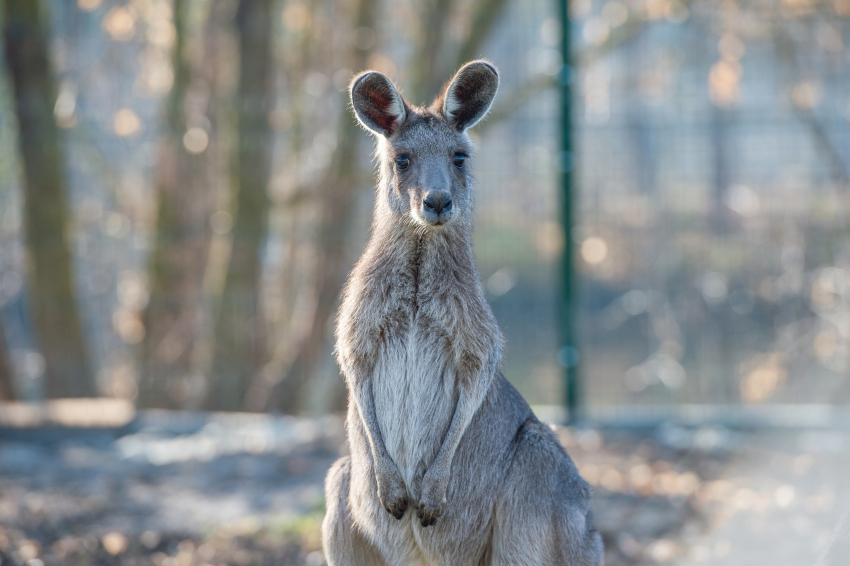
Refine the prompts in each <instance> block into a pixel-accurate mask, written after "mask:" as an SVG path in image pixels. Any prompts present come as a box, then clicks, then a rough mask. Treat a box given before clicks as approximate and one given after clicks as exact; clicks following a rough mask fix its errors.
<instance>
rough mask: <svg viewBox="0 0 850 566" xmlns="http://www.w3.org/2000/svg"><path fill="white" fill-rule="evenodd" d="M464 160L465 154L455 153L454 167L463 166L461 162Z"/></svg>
mask: <svg viewBox="0 0 850 566" xmlns="http://www.w3.org/2000/svg"><path fill="white" fill-rule="evenodd" d="M464 161H466V156H465V155H464V154H462V153H455V158H454V164H455V167H463V162H464Z"/></svg>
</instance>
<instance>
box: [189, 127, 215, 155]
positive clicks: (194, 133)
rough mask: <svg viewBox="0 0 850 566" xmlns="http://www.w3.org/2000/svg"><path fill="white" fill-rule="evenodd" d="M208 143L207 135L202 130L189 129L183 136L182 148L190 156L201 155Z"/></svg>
mask: <svg viewBox="0 0 850 566" xmlns="http://www.w3.org/2000/svg"><path fill="white" fill-rule="evenodd" d="M209 143H210V137H209V134H207V132H206V130H204V129H203V128H197V127H195V128H189V129H188V130H186V133H185V134H183V147H184V148H186V151H188V152H189V153H191V154H192V155H198V154H200V153H203V152H204V150H205V149H207V146H208V145H209Z"/></svg>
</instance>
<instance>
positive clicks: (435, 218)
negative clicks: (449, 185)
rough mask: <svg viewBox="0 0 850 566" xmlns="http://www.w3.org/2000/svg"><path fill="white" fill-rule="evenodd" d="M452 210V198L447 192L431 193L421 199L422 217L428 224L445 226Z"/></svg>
mask: <svg viewBox="0 0 850 566" xmlns="http://www.w3.org/2000/svg"><path fill="white" fill-rule="evenodd" d="M453 210H454V207H453V205H452V196H451V195H450V194H449V193H448V192H444V191H432V192H429V193H428V194H426V195H425V198H424V199H422V217H423V218H424V219H425V221H426V222H428V224H432V225H436V226H439V225H440V224H445V223H446V222H448V221H449V220H450V219H451V217H452V213H453Z"/></svg>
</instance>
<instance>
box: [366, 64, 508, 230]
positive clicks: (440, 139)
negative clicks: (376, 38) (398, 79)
mask: <svg viewBox="0 0 850 566" xmlns="http://www.w3.org/2000/svg"><path fill="white" fill-rule="evenodd" d="M498 87H499V74H498V72H497V71H496V68H495V67H494V66H493V65H492V64H490V63H488V62H486V61H472V62H470V63H467V64H466V65H464V66H463V67H461V69H460V70H459V71H458V72H457V74H456V75H455V76H454V78H453V79H452V80H451V81H450V82H449V83H448V86H446V88H445V89H444V90H443V94H442V95H440V96H438V97H437V99H436V100H435V101H434V102H433V103H432V104H431V105H430V106H428V107H421V108H420V107H416V106H413V105H411V104H408V103H407V102H406V101H405V100H404V99H403V98H402V97H401V95H400V94H399V92H398V89H396V87H395V85H394V84H393V83H392V81H391V80H390V79H388V78H387V77H386V76H385V75H382V74H381V73H378V72H376V71H366V72H365V73H362V74H360V75H358V76H357V77H355V78H354V80H353V81H352V82H351V88H350V92H351V104H352V106H353V107H354V112H355V114H356V115H357V118H358V120H359V121H360V123H361V124H362V125H363V126H364V127H365V128H366V129H368V130H369V131H370V132H372V133H373V134H375V135H376V136H377V138H378V152H377V157H378V166H379V168H380V172H381V182H380V183H379V194H378V198H379V199H383V200H384V201H385V202H386V203H387V204H389V207H390V210H391V211H392V213H393V214H394V215H395V216H397V217H399V218H404V219H406V220H407V221H410V222H413V223H414V224H415V225H417V226H422V227H426V228H434V229H436V228H437V227H439V226H443V225H444V224H447V223H449V222H454V221H457V220H458V219H460V218H463V217H464V216H469V214H470V209H471V205H472V175H471V173H470V171H469V161H470V155H471V153H472V142H471V141H470V139H469V136H468V135H467V133H466V131H467V130H468V129H469V128H471V127H472V126H474V125H475V124H477V123H478V122H479V121H480V120H481V119H482V118H484V116H485V115H486V114H487V111H488V110H489V109H490V105H491V104H492V102H493V98H494V97H495V96H496V90H497V89H498Z"/></svg>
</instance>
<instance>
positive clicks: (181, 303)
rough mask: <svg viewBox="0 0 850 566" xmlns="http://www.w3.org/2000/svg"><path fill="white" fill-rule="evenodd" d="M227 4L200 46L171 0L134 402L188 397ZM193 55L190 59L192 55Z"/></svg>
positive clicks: (184, 12) (181, 401)
mask: <svg viewBox="0 0 850 566" xmlns="http://www.w3.org/2000/svg"><path fill="white" fill-rule="evenodd" d="M229 4H230V2H228V1H226V0H214V1H213V2H212V3H211V4H210V7H209V10H210V11H209V16H208V19H207V25H206V29H205V32H204V36H205V41H204V44H203V48H202V49H198V50H190V49H189V45H188V42H189V31H188V18H189V13H190V10H191V9H192V8H193V5H192V2H191V0H175V1H174V6H173V11H174V28H175V32H176V38H175V44H174V51H173V53H172V66H173V70H174V84H173V86H172V88H171V91H170V93H169V96H168V100H167V103H166V111H165V134H164V140H163V141H162V145H161V147H160V152H159V164H158V171H157V180H156V183H157V187H156V190H157V199H158V201H157V219H156V222H157V225H156V237H155V243H154V251H153V254H152V259H151V265H150V301H149V303H148V305H147V308H146V309H145V312H144V315H143V321H144V325H145V337H144V340H143V341H142V344H141V364H140V365H141V371H142V374H141V378H140V382H139V398H138V402H139V405H140V406H144V407H171V408H180V407H183V406H185V405H186V404H187V403H190V402H191V395H190V389H191V388H192V385H193V383H194V382H193V379H192V378H193V374H194V373H196V368H195V363H196V362H195V360H196V352H195V350H196V342H197V336H198V331H197V327H198V323H199V319H200V316H201V305H200V303H201V294H202V287H203V280H204V272H205V269H206V266H207V259H208V254H209V247H210V241H211V230H210V227H209V220H210V216H211V214H212V212H213V210H214V208H215V196H216V195H215V190H214V189H213V187H215V186H216V183H215V176H216V175H217V174H218V172H219V170H218V167H217V166H216V163H217V162H216V151H215V142H216V136H215V133H216V132H215V125H216V119H215V118H216V116H215V112H214V103H215V100H216V86H217V83H218V73H219V66H220V64H221V63H220V61H219V59H220V58H221V57H220V54H219V52H218V47H217V46H218V43H219V41H218V38H217V34H218V31H217V30H219V29H220V27H221V26H222V25H223V23H222V22H223V21H224V20H226V19H227V18H228V17H229V11H228V7H229ZM192 52H194V53H199V52H200V56H199V57H196V61H195V64H194V65H193V64H192V63H193V60H192V58H191V57H190V55H191V54H192Z"/></svg>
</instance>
